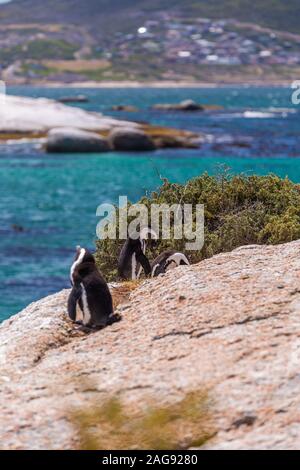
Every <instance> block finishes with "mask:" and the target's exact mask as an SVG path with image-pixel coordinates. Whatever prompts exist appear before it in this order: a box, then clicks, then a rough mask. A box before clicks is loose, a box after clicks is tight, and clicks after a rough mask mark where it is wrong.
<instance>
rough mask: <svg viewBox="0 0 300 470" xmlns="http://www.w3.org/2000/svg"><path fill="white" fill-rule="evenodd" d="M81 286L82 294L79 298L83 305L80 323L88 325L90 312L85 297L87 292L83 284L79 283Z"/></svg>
mask: <svg viewBox="0 0 300 470" xmlns="http://www.w3.org/2000/svg"><path fill="white" fill-rule="evenodd" d="M80 285H81V288H82V295H81V300H82V307H83V320H82V323H83V324H84V325H88V324H89V323H90V321H91V318H92V316H91V312H90V309H89V304H88V299H87V293H86V290H85V287H84V285H83V284H82V283H81V284H80Z"/></svg>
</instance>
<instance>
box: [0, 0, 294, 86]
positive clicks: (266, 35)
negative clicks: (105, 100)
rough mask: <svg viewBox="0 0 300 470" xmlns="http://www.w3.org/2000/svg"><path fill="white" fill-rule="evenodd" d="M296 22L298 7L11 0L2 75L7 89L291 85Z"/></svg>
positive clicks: (4, 15)
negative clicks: (90, 84) (118, 83)
mask: <svg viewBox="0 0 300 470" xmlns="http://www.w3.org/2000/svg"><path fill="white" fill-rule="evenodd" d="M299 14H300V5H299V2H298V1H296V0H292V1H290V2H288V3H287V2H284V1H283V0H277V1H276V2H274V1H272V0H264V1H262V2H257V5H256V6H255V8H253V2H251V1H249V0H216V1H215V2H213V4H212V3H209V2H204V1H198V2H195V1H190V0H188V1H184V2H183V1H178V0H172V1H166V0H154V1H153V2H148V1H146V0H137V1H133V0H122V1H121V0H114V1H109V0H87V1H85V2H82V1H81V0H68V1H67V0H65V1H64V2H61V1H60V0H46V1H44V2H40V1H38V0H13V1H12V2H11V3H9V4H3V5H0V63H1V68H0V70H2V73H1V75H2V78H3V79H4V80H6V81H7V82H8V83H15V82H20V83H22V82H24V81H25V82H43V81H49V80H50V81H56V82H74V81H75V82H76V81H81V82H82V81H88V80H94V81H105V80H139V81H149V80H179V81H180V80H187V81H193V80H198V81H215V82H216V81H217V82H221V83H222V82H225V83H227V82H229V81H231V82H244V81H246V80H247V81H249V82H251V81H252V80H261V81H263V80H265V81H266V80H269V81H276V80H277V79H278V78H280V79H281V80H286V81H290V80H292V79H294V78H295V76H298V74H299V70H300V27H299V22H298V16H299ZM270 28H271V29H270Z"/></svg>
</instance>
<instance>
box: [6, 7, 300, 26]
mask: <svg viewBox="0 0 300 470" xmlns="http://www.w3.org/2000/svg"><path fill="white" fill-rule="evenodd" d="M137 11H139V13H140V14H139V16H138V18H139V20H140V21H141V23H142V22H143V21H144V19H145V18H147V17H148V16H149V14H150V13H152V12H153V11H157V12H159V11H178V12H180V13H181V14H182V15H185V14H188V16H191V12H192V16H193V17H194V16H197V15H198V16H202V17H204V18H236V19H238V20H240V21H246V22H248V21H251V22H253V23H257V24H259V25H262V26H268V27H271V28H275V29H276V28H277V29H281V30H285V31H291V32H296V33H297V32H300V26H299V14H300V4H299V1H298V0H289V1H288V2H287V1H286V0H260V1H259V2H256V3H255V6H254V5H253V1H251V0H214V2H207V1H204V0H202V1H200V0H185V1H184V2H183V1H182V0H152V2H149V1H148V0H113V1H112V0H87V1H85V2H82V0H68V1H65V2H61V0H52V1H51V2H43V3H42V4H41V2H39V1H38V0H19V1H18V2H16V4H15V2H11V3H9V4H7V5H2V6H1V15H2V16H3V18H5V21H6V22H8V21H10V22H11V23H15V18H18V22H19V23H20V24H21V23H22V24H26V23H29V24H31V23H32V22H33V20H34V22H42V23H48V24H49V23H58V24H64V23H69V24H77V23H78V22H81V23H83V24H88V26H91V27H94V28H99V29H100V30H103V31H104V32H105V33H106V34H110V33H111V31H112V30H116V31H122V30H123V31H125V32H126V30H130V27H131V26H132V25H133V24H134V25H135V24H136V20H135V14H136V12H137ZM91 12H93V14H92V15H91ZM116 12H117V14H116Z"/></svg>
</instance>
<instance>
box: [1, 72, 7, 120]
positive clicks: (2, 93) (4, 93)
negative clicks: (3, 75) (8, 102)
mask: <svg viewBox="0 0 300 470" xmlns="http://www.w3.org/2000/svg"><path fill="white" fill-rule="evenodd" d="M5 99H6V83H5V82H4V81H3V80H0V112H1V110H4V105H5Z"/></svg>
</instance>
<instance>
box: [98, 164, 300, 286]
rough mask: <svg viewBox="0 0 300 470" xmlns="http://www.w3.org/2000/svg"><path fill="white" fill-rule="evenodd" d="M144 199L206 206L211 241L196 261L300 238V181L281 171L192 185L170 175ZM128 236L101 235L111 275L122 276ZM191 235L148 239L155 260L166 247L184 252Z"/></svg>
mask: <svg viewBox="0 0 300 470" xmlns="http://www.w3.org/2000/svg"><path fill="white" fill-rule="evenodd" d="M140 202H141V203H143V204H145V205H146V206H147V207H148V208H150V205H151V204H153V203H155V204H163V203H167V204H170V205H171V204H178V203H182V204H184V203H187V204H193V206H194V207H195V205H196V204H204V206H205V244H204V247H203V249H202V250H201V251H190V252H188V253H187V256H188V257H189V259H190V261H191V262H192V263H195V262H198V261H200V260H202V259H204V258H208V257H211V256H213V255H215V254H217V253H221V252H227V251H230V250H233V249H234V248H237V247H239V246H242V245H248V244H279V243H284V242H289V241H292V240H296V239H299V238H300V186H299V185H296V184H294V183H292V182H291V181H290V180H288V179H281V178H279V177H278V176H274V175H269V176H243V175H240V176H233V177H232V176H231V175H230V174H229V173H228V172H226V171H225V172H224V174H222V175H220V176H218V177H214V176H209V175H208V174H204V175H202V176H199V177H197V178H195V179H192V180H190V181H188V182H187V183H186V184H174V183H170V182H169V181H167V180H164V181H163V184H162V186H161V187H160V188H159V189H158V190H157V191H155V192H153V193H152V194H151V195H149V196H144V197H143V198H142V199H141V201H140ZM123 243H124V241H122V240H121V241H118V240H98V241H97V242H96V244H97V251H96V259H97V263H98V265H99V268H100V269H101V270H102V272H103V273H104V274H105V275H106V277H107V278H108V280H115V279H116V278H117V271H116V266H117V258H118V255H119V252H120V249H121V246H122V244H123ZM185 243H186V240H175V239H174V238H172V239H171V240H159V241H158V242H155V243H154V244H150V243H149V244H148V248H147V256H148V257H149V259H150V260H153V259H154V258H155V257H156V256H157V255H158V254H159V253H161V252H162V251H163V250H164V249H168V248H174V249H176V250H180V251H184V249H185Z"/></svg>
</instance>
